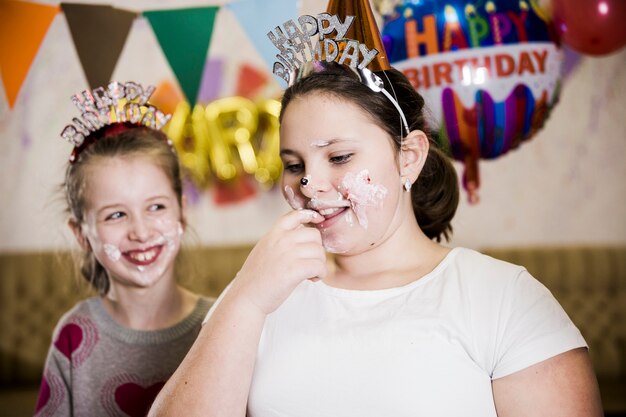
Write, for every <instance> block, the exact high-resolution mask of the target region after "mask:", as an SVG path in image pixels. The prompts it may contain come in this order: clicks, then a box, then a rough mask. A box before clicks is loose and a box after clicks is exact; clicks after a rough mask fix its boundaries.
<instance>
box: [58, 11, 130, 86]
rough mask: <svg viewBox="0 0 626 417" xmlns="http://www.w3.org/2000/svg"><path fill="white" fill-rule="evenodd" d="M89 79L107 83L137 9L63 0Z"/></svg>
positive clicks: (94, 81)
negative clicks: (65, 0)
mask: <svg viewBox="0 0 626 417" xmlns="http://www.w3.org/2000/svg"><path fill="white" fill-rule="evenodd" d="M61 8H62V9H63V13H64V14H65V18H66V19H67V24H68V25H69V27H70V32H71V34H72V40H73V41H74V46H75V47H76V52H77V53H78V58H79V59H80V62H81V65H82V67H83V71H84V72H85V76H86V77H87V82H88V83H89V86H90V87H91V88H96V87H99V86H101V85H106V84H108V83H109V81H110V80H111V75H112V74H113V70H114V69H115V65H116V64H117V60H118V59H119V57H120V54H121V53H122V49H123V48H124V44H125V43H126V38H127V37H128V33H129V32H130V28H131V25H132V23H133V20H135V17H136V16H137V13H135V12H130V11H127V10H120V9H115V8H113V7H112V6H104V5H87V4H72V3H61Z"/></svg>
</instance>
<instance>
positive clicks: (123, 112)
mask: <svg viewBox="0 0 626 417" xmlns="http://www.w3.org/2000/svg"><path fill="white" fill-rule="evenodd" d="M154 90H155V87H154V86H148V87H146V88H144V87H142V86H141V84H138V83H135V82H132V81H129V82H126V83H119V82H117V81H113V82H110V83H109V84H108V85H107V86H106V87H98V88H94V89H93V90H84V91H82V92H81V93H78V94H74V95H73V96H72V97H71V100H72V103H74V105H75V106H76V107H77V108H78V110H79V111H80V117H74V118H73V119H72V123H70V124H68V125H67V126H65V128H63V131H61V137H62V138H63V139H65V140H67V141H68V142H69V143H71V144H72V145H74V151H73V152H72V155H71V157H70V162H74V161H76V159H77V158H78V155H79V154H80V152H81V151H82V150H83V149H84V148H85V147H87V146H88V145H90V144H91V143H93V141H94V139H93V137H92V133H94V132H96V131H98V130H100V129H103V128H105V127H107V126H110V125H116V127H115V128H111V129H112V132H111V133H110V134H116V133H120V132H121V131H123V130H127V129H129V128H131V127H132V126H133V125H135V126H146V127H148V128H150V129H155V130H161V128H163V126H165V125H166V124H167V122H168V121H169V120H170V119H171V118H172V115H170V114H164V113H163V112H161V111H160V110H159V109H157V108H156V107H154V106H152V105H150V104H148V100H149V99H150V96H151V95H152V93H154Z"/></svg>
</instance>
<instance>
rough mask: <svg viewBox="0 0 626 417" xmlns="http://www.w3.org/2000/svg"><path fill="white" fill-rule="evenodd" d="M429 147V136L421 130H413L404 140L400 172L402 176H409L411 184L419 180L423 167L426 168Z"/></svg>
mask: <svg viewBox="0 0 626 417" xmlns="http://www.w3.org/2000/svg"><path fill="white" fill-rule="evenodd" d="M429 147H430V145H429V142H428V137H427V136H426V134H425V133H424V132H422V131H421V130H413V131H411V132H410V133H409V134H408V135H407V136H406V137H405V138H404V139H403V140H402V150H401V153H400V174H401V175H402V177H404V178H408V179H409V180H410V181H411V184H412V183H414V182H415V181H416V180H417V177H418V176H419V174H420V172H421V171H422V168H424V163H426V157H427V156H428V149H429Z"/></svg>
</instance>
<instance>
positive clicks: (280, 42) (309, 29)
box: [267, 13, 409, 133]
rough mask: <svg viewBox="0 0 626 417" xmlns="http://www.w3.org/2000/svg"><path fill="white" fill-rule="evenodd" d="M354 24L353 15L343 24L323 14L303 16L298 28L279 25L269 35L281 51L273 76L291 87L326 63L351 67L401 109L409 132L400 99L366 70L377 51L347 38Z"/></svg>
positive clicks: (400, 111) (275, 63) (364, 80)
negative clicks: (334, 62)
mask: <svg viewBox="0 0 626 417" xmlns="http://www.w3.org/2000/svg"><path fill="white" fill-rule="evenodd" d="M353 21H354V16H346V18H345V20H344V21H343V22H341V19H340V18H339V17H338V16H337V15H330V14H328V13H320V14H318V15H317V17H313V16H309V15H304V16H300V17H299V18H298V23H299V26H298V24H296V22H294V21H293V20H291V19H290V20H287V21H286V22H285V23H283V28H281V27H280V26H277V27H276V28H275V29H274V31H270V32H269V33H268V34H267V37H268V38H269V39H270V40H271V41H272V43H273V44H274V46H276V48H278V50H279V53H278V54H277V55H276V58H277V59H278V61H276V62H274V66H273V73H274V75H276V76H278V77H280V78H282V79H283V80H285V81H286V82H287V85H288V86H291V85H293V84H294V83H295V82H296V81H298V80H300V79H302V78H304V77H306V76H307V75H309V74H311V73H314V72H321V71H323V70H324V69H325V67H326V66H325V65H324V63H325V62H332V61H336V62H337V63H338V64H340V65H344V66H346V67H348V68H350V69H351V70H352V71H353V72H354V73H356V75H357V76H358V78H359V80H360V81H361V83H362V84H364V85H366V86H367V87H369V88H370V89H371V90H372V91H374V92H376V93H383V94H384V95H385V96H386V97H387V99H389V101H390V102H391V103H392V104H393V105H394V107H395V108H396V110H398V113H399V114H400V118H401V119H402V125H403V127H404V129H405V131H406V133H408V132H409V127H408V123H407V121H406V117H405V116H404V112H403V111H402V109H401V108H400V105H399V104H398V102H397V100H396V99H395V98H394V97H393V96H392V95H391V94H389V92H388V91H387V90H386V89H385V88H384V85H385V84H384V82H383V80H382V79H381V78H380V77H379V76H378V75H376V74H374V73H373V72H372V71H370V70H369V69H368V68H367V66H368V65H369V64H370V62H372V60H373V59H374V58H375V57H376V55H378V53H379V51H378V49H376V48H372V49H369V48H368V47H367V46H366V45H364V44H362V43H360V42H359V41H357V40H354V39H347V38H344V36H345V35H346V33H347V32H348V30H349V29H350V25H352V22H353ZM333 32H336V34H335V36H332V35H333ZM315 35H319V39H318V40H313V39H311V38H312V37H313V36H315ZM346 61H348V65H346Z"/></svg>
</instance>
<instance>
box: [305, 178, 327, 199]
mask: <svg viewBox="0 0 626 417" xmlns="http://www.w3.org/2000/svg"><path fill="white" fill-rule="evenodd" d="M332 188H333V186H332V184H331V183H330V181H328V180H327V179H325V178H323V177H322V176H321V175H315V176H313V175H311V174H308V173H307V174H306V175H305V176H304V177H302V178H300V191H301V192H302V194H303V195H304V196H305V197H307V198H314V197H318V196H319V194H323V193H325V192H327V191H329V190H332Z"/></svg>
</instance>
